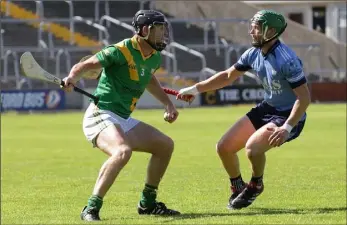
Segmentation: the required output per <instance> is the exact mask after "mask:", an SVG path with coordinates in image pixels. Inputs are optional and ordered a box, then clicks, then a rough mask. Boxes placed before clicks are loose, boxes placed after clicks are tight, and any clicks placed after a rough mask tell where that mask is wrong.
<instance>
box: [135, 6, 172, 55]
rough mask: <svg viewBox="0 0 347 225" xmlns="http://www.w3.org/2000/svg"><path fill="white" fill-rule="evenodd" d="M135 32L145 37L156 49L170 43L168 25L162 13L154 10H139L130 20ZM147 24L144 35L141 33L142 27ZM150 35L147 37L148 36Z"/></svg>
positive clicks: (159, 49)
mask: <svg viewBox="0 0 347 225" xmlns="http://www.w3.org/2000/svg"><path fill="white" fill-rule="evenodd" d="M132 25H133V27H134V28H135V32H136V34H138V35H139V36H140V37H142V38H143V39H145V40H146V41H147V43H148V44H149V45H150V46H152V48H154V49H155V50H157V51H162V50H164V49H165V47H166V45H168V44H169V43H170V39H171V38H170V26H169V23H168V21H167V19H166V17H165V15H164V14H162V13H160V12H158V11H155V10H139V11H138V12H137V13H136V14H135V16H134V18H133V22H132ZM143 26H148V27H149V32H148V34H147V35H146V36H144V35H143V34H142V33H141V30H142V27H143ZM150 35H151V36H152V37H151V38H149V36H150Z"/></svg>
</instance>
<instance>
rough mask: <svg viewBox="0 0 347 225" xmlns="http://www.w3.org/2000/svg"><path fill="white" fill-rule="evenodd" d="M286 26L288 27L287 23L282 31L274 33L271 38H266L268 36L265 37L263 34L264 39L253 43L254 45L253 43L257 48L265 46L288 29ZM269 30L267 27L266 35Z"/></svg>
mask: <svg viewBox="0 0 347 225" xmlns="http://www.w3.org/2000/svg"><path fill="white" fill-rule="evenodd" d="M286 27H287V24H286V25H285V26H284V28H283V29H282V30H281V32H279V33H276V34H274V35H273V36H272V37H271V38H266V37H265V38H264V36H263V38H262V40H261V42H260V43H259V42H257V43H252V45H253V46H254V47H256V48H261V47H263V46H264V45H265V44H266V43H269V42H270V41H272V40H273V39H275V38H277V37H279V36H280V35H281V34H282V33H283V32H284V30H285V29H286ZM267 31H268V27H265V31H264V35H266V33H267Z"/></svg>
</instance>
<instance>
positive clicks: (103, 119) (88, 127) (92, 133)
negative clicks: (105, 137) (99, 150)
mask: <svg viewBox="0 0 347 225" xmlns="http://www.w3.org/2000/svg"><path fill="white" fill-rule="evenodd" d="M139 122H140V121H138V120H136V119H134V118H131V117H129V118H128V119H124V118H122V117H120V116H118V115H117V114H115V113H113V112H111V111H108V110H102V109H99V108H98V107H97V106H96V105H95V104H94V103H90V105H89V107H88V108H87V110H86V112H85V114H84V118H83V133H84V135H85V136H86V138H87V140H88V141H90V142H92V143H93V146H94V147H95V146H96V137H97V136H98V135H99V133H100V132H101V131H102V130H104V129H105V128H106V127H108V126H110V125H113V124H118V125H120V127H121V128H122V130H123V131H124V133H126V132H128V131H129V130H131V129H132V128H134V127H135V126H136V125H137V124H138V123H139Z"/></svg>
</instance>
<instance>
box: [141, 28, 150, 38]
mask: <svg viewBox="0 0 347 225" xmlns="http://www.w3.org/2000/svg"><path fill="white" fill-rule="evenodd" d="M148 32H149V27H148V26H143V27H142V28H141V35H142V37H147V35H148Z"/></svg>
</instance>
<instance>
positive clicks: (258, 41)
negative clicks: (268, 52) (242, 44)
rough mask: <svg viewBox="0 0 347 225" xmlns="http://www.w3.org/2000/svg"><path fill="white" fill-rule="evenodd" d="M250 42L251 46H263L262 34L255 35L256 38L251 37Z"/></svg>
mask: <svg viewBox="0 0 347 225" xmlns="http://www.w3.org/2000/svg"><path fill="white" fill-rule="evenodd" d="M251 38H252V37H251ZM251 44H252V46H253V47H256V48H261V47H263V46H264V44H265V40H264V38H263V36H261V37H257V39H255V38H252V42H251Z"/></svg>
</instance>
